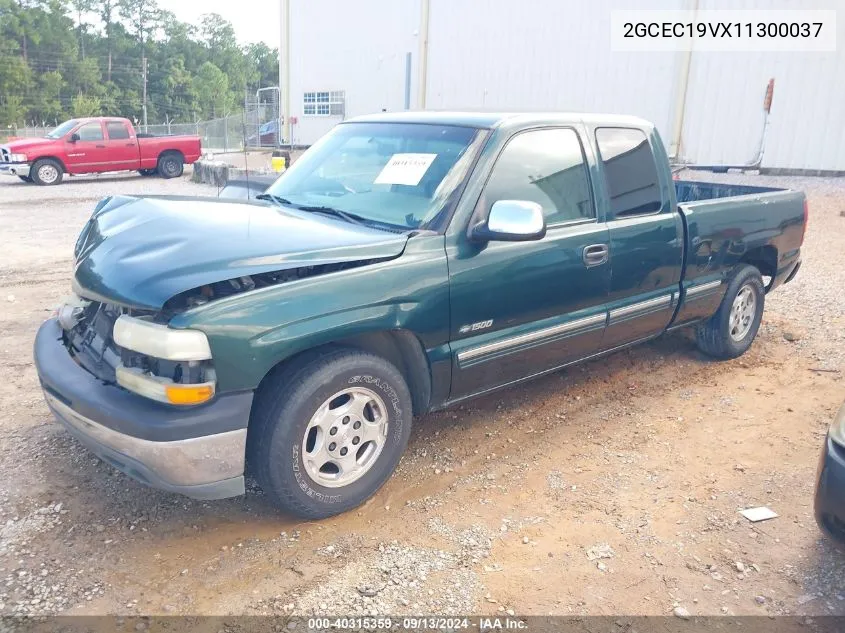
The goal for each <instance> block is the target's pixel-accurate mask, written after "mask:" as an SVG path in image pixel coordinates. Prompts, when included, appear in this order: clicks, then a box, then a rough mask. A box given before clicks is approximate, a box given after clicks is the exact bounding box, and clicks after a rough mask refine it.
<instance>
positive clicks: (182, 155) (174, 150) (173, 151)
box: [156, 149, 185, 163]
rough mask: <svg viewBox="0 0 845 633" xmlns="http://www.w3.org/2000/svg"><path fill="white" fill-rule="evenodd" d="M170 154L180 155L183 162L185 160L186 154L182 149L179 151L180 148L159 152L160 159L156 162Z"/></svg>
mask: <svg viewBox="0 0 845 633" xmlns="http://www.w3.org/2000/svg"><path fill="white" fill-rule="evenodd" d="M168 154H176V155H177V156H179V158H181V159H182V162H183V163H184V162H185V155H184V154H183V153H182V152H181V151H179V150H178V149H166V150H164V151H163V152H160V153H159V155H158V159H156V163H158V161H160V160H161V159H162V158H164V157H165V156H167V155H168Z"/></svg>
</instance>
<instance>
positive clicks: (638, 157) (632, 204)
mask: <svg viewBox="0 0 845 633" xmlns="http://www.w3.org/2000/svg"><path fill="white" fill-rule="evenodd" d="M596 144H597V145H598V149H599V157H600V159H601V163H602V171H603V173H604V180H605V186H606V187H607V193H608V196H609V198H610V212H609V217H608V218H607V219H608V220H614V219H619V218H625V217H631V216H637V215H648V214H651V213H657V212H659V211H660V208H661V206H662V199H661V196H660V180H659V177H658V174H657V163H656V162H655V160H654V153H653V152H652V150H651V145H649V142H648V137H647V136H646V135H645V132H643V131H642V130H640V129H637V128H622V127H602V128H597V129H596Z"/></svg>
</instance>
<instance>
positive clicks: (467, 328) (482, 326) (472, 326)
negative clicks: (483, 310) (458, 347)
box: [458, 319, 493, 334]
mask: <svg viewBox="0 0 845 633" xmlns="http://www.w3.org/2000/svg"><path fill="white" fill-rule="evenodd" d="M491 325H493V319H490V320H488V321H479V322H478V323H468V324H467V325H462V326H461V327H460V328H459V329H458V333H460V334H467V333H469V332H477V331H478V330H486V329H487V328H488V327H490V326H491Z"/></svg>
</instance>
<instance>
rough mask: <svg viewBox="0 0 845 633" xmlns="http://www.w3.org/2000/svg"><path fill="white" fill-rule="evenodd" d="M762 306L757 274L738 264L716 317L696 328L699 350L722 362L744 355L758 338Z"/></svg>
mask: <svg viewBox="0 0 845 633" xmlns="http://www.w3.org/2000/svg"><path fill="white" fill-rule="evenodd" d="M765 303H766V291H765V288H764V287H763V278H762V277H761V276H760V271H759V270H757V268H755V267H754V266H750V265H748V264H741V265H740V266H738V267H737V268H735V269H734V271H733V273H732V274H731V276H730V278H729V280H728V287H727V290H726V291H725V296H724V298H723V299H722V303H721V305H720V306H719V309H718V310H717V311H716V314H714V315H713V316H712V317H710V319H708V320H707V321H705V322H704V323H702V324H700V325H698V327H697V328H696V332H695V334H696V342H697V343H698V348H699V349H700V350H701V351H702V352H704V353H705V354H707V355H709V356H713V357H714V358H719V359H721V360H727V359H730V358H736V357H737V356H741V355H742V354H744V353H745V352H746V350H748V348H749V347H751V343H753V342H754V338H755V337H756V336H757V330H758V329H759V328H760V321H761V320H762V319H763V307H764V306H765Z"/></svg>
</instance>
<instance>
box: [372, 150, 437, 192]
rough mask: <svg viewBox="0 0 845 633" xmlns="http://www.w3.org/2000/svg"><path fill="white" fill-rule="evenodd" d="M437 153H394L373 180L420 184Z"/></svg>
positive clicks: (385, 183) (381, 182)
mask: <svg viewBox="0 0 845 633" xmlns="http://www.w3.org/2000/svg"><path fill="white" fill-rule="evenodd" d="M435 158H437V154H394V155H393V156H391V157H390V160H389V161H387V164H386V165H385V166H384V169H382V170H381V173H380V174H379V175H378V176H377V177H376V179H375V180H374V181H373V184H375V185H410V186H412V187H414V186H416V185H418V184H420V180H422V177H423V176H424V175H425V172H426V171H428V168H429V167H431V163H432V162H433V161H434V159H435Z"/></svg>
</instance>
